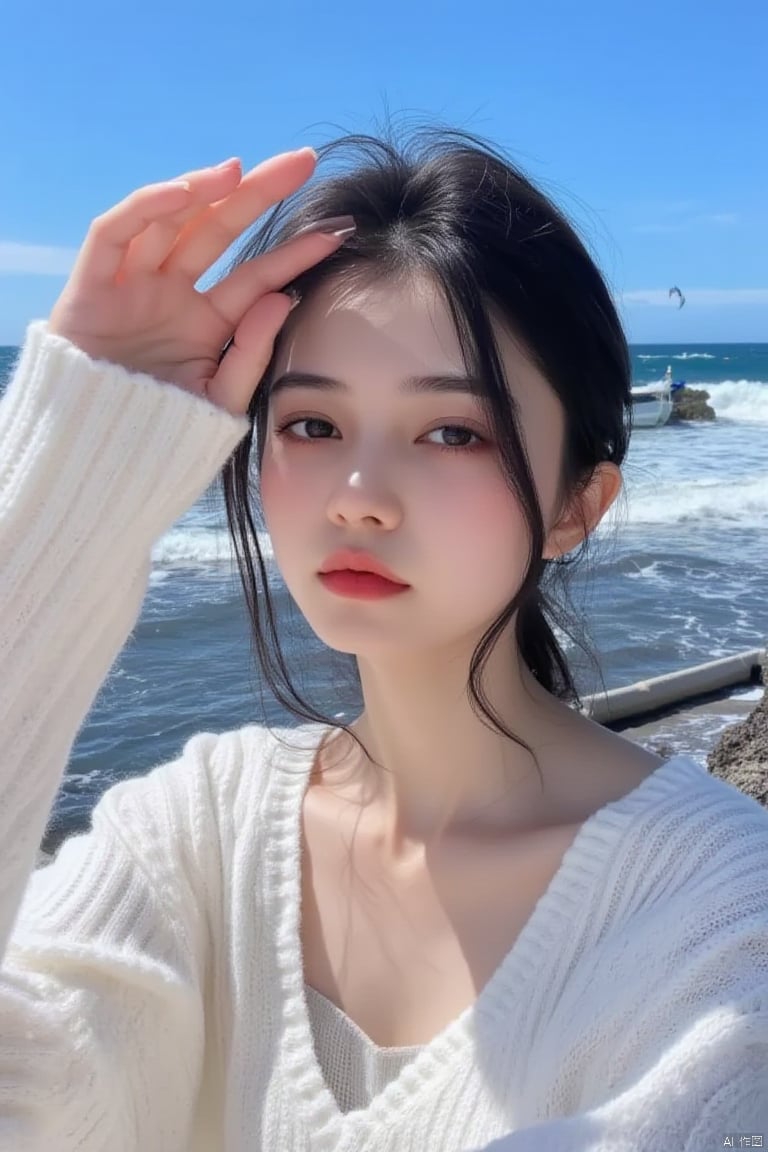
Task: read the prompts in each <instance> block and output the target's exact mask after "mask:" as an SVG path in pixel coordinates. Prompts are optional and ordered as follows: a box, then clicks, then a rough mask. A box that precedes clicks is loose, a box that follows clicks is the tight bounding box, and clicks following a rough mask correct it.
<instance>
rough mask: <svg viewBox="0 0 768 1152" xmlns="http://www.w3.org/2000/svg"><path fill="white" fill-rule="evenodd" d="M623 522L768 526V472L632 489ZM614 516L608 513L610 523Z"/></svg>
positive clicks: (621, 512)
mask: <svg viewBox="0 0 768 1152" xmlns="http://www.w3.org/2000/svg"><path fill="white" fill-rule="evenodd" d="M617 515H618V517H619V520H620V522H624V523H628V524H632V525H642V524H686V523H701V522H703V521H708V522H711V523H713V524H715V523H730V524H749V525H750V526H756V525H757V524H758V523H761V522H762V523H764V524H765V525H767V526H768V473H766V475H764V476H755V477H753V478H752V479H751V480H744V479H741V480H739V483H738V484H733V483H730V482H728V481H727V480H680V481H673V482H671V483H666V484H664V485H663V486H661V485H660V486H659V487H654V489H653V490H652V491H648V490H647V489H646V490H643V489H642V488H640V489H638V490H636V491H634V492H633V491H631V490H630V491H629V492H628V494H627V500H626V508H625V509H621V510H620V511H618V512H617ZM612 519H613V515H612V514H611V513H609V516H608V517H607V518H606V521H607V522H608V524H610V522H611V521H612Z"/></svg>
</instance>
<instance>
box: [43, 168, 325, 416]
mask: <svg viewBox="0 0 768 1152" xmlns="http://www.w3.org/2000/svg"><path fill="white" fill-rule="evenodd" d="M316 159H317V158H316V156H315V153H314V152H313V151H312V149H311V148H302V149H301V150H300V151H298V152H287V153H284V154H283V155H280V156H274V157H273V158H272V159H270V160H267V161H265V162H264V163H263V164H260V165H258V167H256V168H254V169H253V170H252V171H250V172H248V173H247V174H246V175H243V174H242V170H241V166H240V162H239V161H238V160H232V161H228V162H227V163H225V164H221V165H219V166H218V167H216V168H204V169H201V170H200V171H198V172H189V173H187V174H186V175H184V176H181V177H179V179H178V180H174V181H170V182H168V183H164V184H150V185H148V186H146V187H144V188H139V189H138V190H137V191H136V192H132V193H131V195H130V196H128V197H127V198H126V199H125V200H123V201H121V202H120V203H119V204H117V205H116V206H115V207H114V208H110V209H109V211H107V212H105V213H104V214H103V215H102V216H99V217H97V218H96V219H95V220H94V221H93V223H92V224H91V227H90V229H89V230H88V234H87V236H86V238H85V242H84V243H83V247H82V249H81V250H80V252H79V254H78V257H77V260H76V262H75V266H74V268H73V270H72V274H71V276H70V278H69V280H68V282H67V284H66V286H65V288H64V290H63V292H62V294H61V296H60V297H59V299H58V300H57V302H56V304H55V306H54V308H53V311H52V313H51V316H50V320H49V328H50V331H51V332H53V333H55V334H57V335H59V336H64V337H66V338H67V339H68V340H70V341H71V342H72V343H73V344H75V345H77V347H79V348H81V349H82V350H83V351H84V352H86V353H87V354H88V355H89V356H91V357H94V358H97V359H104V360H109V361H111V362H112V363H114V364H121V365H123V366H124V367H125V368H127V369H129V370H131V371H134V372H146V373H148V374H149V375H151V376H154V377H155V378H156V379H159V380H164V381H167V382H169V383H172V384H176V385H178V386H179V387H180V388H184V389H186V390H187V391H188V392H193V393H196V394H197V395H200V396H205V397H207V398H208V399H209V400H210V401H211V402H212V403H214V404H217V405H219V406H220V407H222V408H225V409H227V411H229V412H232V413H235V414H241V413H244V412H245V411H246V409H247V407H248V404H249V402H250V399H251V396H252V395H253V391H254V388H255V387H256V384H257V382H258V381H259V379H260V378H261V376H262V375H263V373H264V370H265V368H266V366H267V364H268V363H269V360H270V357H271V354H272V348H273V345H274V341H275V337H276V336H277V333H278V332H279V330H280V328H281V327H282V325H283V323H284V322H285V319H286V317H287V315H288V313H289V311H290V309H291V304H292V302H291V300H290V298H289V297H288V296H287V295H285V294H284V293H282V292H281V291H280V289H281V288H282V287H284V286H285V285H286V284H288V283H289V282H290V281H291V280H292V279H293V278H294V277H295V276H297V275H298V274H299V273H300V272H303V271H305V270H306V269H307V268H309V267H311V266H312V265H313V264H316V263H318V261H320V260H322V259H324V258H325V257H326V256H329V255H330V254H331V253H332V252H333V251H334V250H335V249H336V248H337V247H338V246H339V244H340V243H341V242H342V240H343V237H344V234H345V233H344V232H341V233H340V232H339V229H340V228H343V225H344V223H345V222H343V221H342V222H339V221H336V222H333V221H329V222H328V224H329V227H330V228H331V230H329V231H327V232H322V231H312V232H307V233H304V234H303V235H301V236H298V237H296V238H295V239H293V240H291V241H289V242H287V243H286V244H284V245H281V246H280V247H278V248H275V249H273V250H272V251H270V252H268V253H266V254H265V255H263V256H259V257H257V258H255V259H253V260H249V261H247V262H246V263H245V264H242V265H240V266H238V267H237V268H235V269H234V270H233V271H232V272H230V273H229V275H228V276H226V277H225V278H224V279H223V280H222V281H220V283H218V284H216V285H215V286H214V287H212V288H210V289H208V290H207V291H204V292H201V291H198V290H197V289H196V288H195V284H196V282H197V281H198V280H199V279H200V277H201V276H202V275H203V274H204V273H205V272H206V271H207V270H208V269H209V268H210V267H211V265H212V264H214V263H215V261H216V260H217V259H218V258H219V257H220V256H221V255H222V254H223V253H224V252H225V251H226V250H227V249H228V248H229V246H230V245H231V244H232V243H233V242H234V241H235V240H236V239H237V238H238V236H240V235H241V234H242V232H243V231H245V229H246V228H248V227H249V225H251V224H252V223H253V222H254V221H255V220H256V219H257V218H258V217H259V216H261V215H262V214H263V213H264V212H265V211H266V210H267V209H268V208H270V207H271V206H272V205H273V204H275V203H276V202H277V201H279V200H282V199H283V198H284V197H285V196H288V195H290V194H291V193H292V192H294V191H296V189H297V188H299V187H300V186H301V185H302V184H303V183H304V182H305V181H306V180H307V179H308V178H309V177H310V176H311V174H312V172H313V171H314V168H315V163H316ZM334 229H335V230H334ZM231 338H233V343H232V345H231V347H230V348H229V350H228V351H227V355H226V356H225V357H224V359H223V361H222V362H221V364H219V358H220V356H221V351H222V348H223V347H224V346H225V345H226V344H227V342H228V341H229V340H230V339H231Z"/></svg>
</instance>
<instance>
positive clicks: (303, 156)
mask: <svg viewBox="0 0 768 1152" xmlns="http://www.w3.org/2000/svg"><path fill="white" fill-rule="evenodd" d="M316 163H317V157H316V155H315V153H314V152H313V151H312V149H311V148H302V149H300V150H299V151H298V152H286V153H284V154H283V155H281V156H273V157H272V158H271V159H270V160H265V161H264V163H263V164H259V165H258V166H257V167H256V168H253V169H252V170H251V171H250V172H248V173H246V175H245V176H243V178H242V180H241V181H240V184H239V185H238V187H237V188H236V189H235V190H234V192H233V193H232V194H231V195H230V196H227V197H226V198H225V199H223V200H221V201H220V202H219V203H218V204H213V205H211V207H210V208H209V210H208V211H207V212H205V213H203V214H202V215H201V217H200V219H199V220H198V221H195V222H194V226H193V227H191V228H189V230H188V231H187V233H186V235H184V236H181V237H179V240H178V241H177V243H176V246H175V247H174V250H173V252H172V253H171V255H170V257H169V258H168V261H167V262H166V268H167V269H168V270H169V271H173V272H175V271H180V272H182V273H184V275H186V276H187V277H189V278H190V279H191V280H193V281H197V280H199V279H200V277H201V276H202V275H203V273H204V272H207V271H208V269H209V268H210V267H211V265H212V264H214V263H215V262H216V261H217V260H218V258H219V257H220V256H221V255H223V253H224V252H226V251H227V249H228V248H229V247H230V245H231V244H233V243H234V241H235V240H237V238H238V237H239V236H240V235H241V234H242V233H243V232H244V231H245V229H246V228H248V227H249V226H250V225H251V224H253V222H254V221H255V220H258V218H259V217H260V216H261V215H263V213H264V212H266V210H267V209H268V208H271V207H272V205H273V204H276V203H277V202H278V201H279V200H283V199H285V197H286V196H290V195H291V193H292V192H295V191H296V190H297V189H298V188H300V187H301V185H302V184H304V183H305V181H306V180H308V179H309V177H310V176H311V175H312V172H313V171H314V168H315V164H316Z"/></svg>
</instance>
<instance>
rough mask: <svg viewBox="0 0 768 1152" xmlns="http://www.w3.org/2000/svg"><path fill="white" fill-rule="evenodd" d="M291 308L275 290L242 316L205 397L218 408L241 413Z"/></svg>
mask: <svg viewBox="0 0 768 1152" xmlns="http://www.w3.org/2000/svg"><path fill="white" fill-rule="evenodd" d="M292 307H293V301H292V300H291V299H290V298H289V297H288V296H284V295H282V294H281V293H279V292H273V293H270V294H269V295H268V296H262V297H261V298H260V299H259V300H257V301H256V303H255V304H254V305H253V307H251V308H250V309H249V310H248V311H247V312H246V314H245V316H243V318H242V320H241V321H240V323H239V324H238V326H237V328H236V330H235V335H234V337H233V340H232V343H231V344H230V346H229V348H228V349H227V353H226V355H225V357H224V359H223V360H222V362H221V364H220V366H219V369H218V371H217V373H216V375H215V376H214V377H213V379H212V380H211V382H210V384H209V385H208V398H209V399H210V400H211V402H212V403H213V404H217V405H218V406H219V407H220V408H226V409H227V411H229V412H234V413H236V414H237V415H242V414H243V413H244V412H246V411H247V410H248V405H249V404H250V402H251V397H252V396H253V393H254V391H255V390H256V386H257V385H258V383H259V381H260V380H261V378H262V376H263V375H264V373H265V371H266V369H267V365H268V364H269V361H270V358H271V356H272V350H273V348H274V344H275V339H276V337H277V334H278V332H279V331H280V329H281V328H282V326H283V324H284V323H285V321H286V318H287V316H288V313H289V312H290V311H291V308H292Z"/></svg>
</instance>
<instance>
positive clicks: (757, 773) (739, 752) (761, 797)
mask: <svg viewBox="0 0 768 1152" xmlns="http://www.w3.org/2000/svg"><path fill="white" fill-rule="evenodd" d="M761 675H762V683H763V685H764V687H765V688H766V691H765V692H764V694H763V698H762V700H761V701H760V703H759V704H758V705H757V707H756V708H755V709H754V710H753V711H752V712H751V713H750V714H749V716H747V718H746V720H742V721H741V723H739V724H733V725H731V727H729V728H726V730H725V732H724V733H723V735H722V736H721V737H720V739H719V740H718V742H717V744H716V745H715V746H714V748H713V749H712V751H711V752H710V754H709V756H708V757H707V767H708V768H709V771H710V772H711V773H712V775H713V776H719V777H720V778H721V779H722V780H727V781H728V783H729V784H733V785H734V787H736V788H739V789H740V790H741V791H742V792H746V794H747V795H748V796H751V797H752V798H753V799H754V800H757V801H758V803H760V804H762V805H763V806H764V807H766V808H768V656H767V657H766V659H765V660H764V661H763V663H762V666H761Z"/></svg>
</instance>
